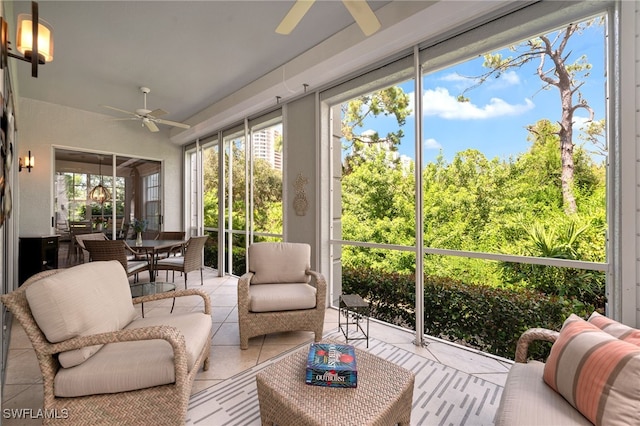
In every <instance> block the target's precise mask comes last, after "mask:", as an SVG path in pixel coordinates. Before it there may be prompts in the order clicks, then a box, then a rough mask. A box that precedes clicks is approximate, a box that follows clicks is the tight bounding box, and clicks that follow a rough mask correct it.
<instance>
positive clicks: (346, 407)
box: [256, 347, 415, 426]
mask: <svg viewBox="0 0 640 426" xmlns="http://www.w3.org/2000/svg"><path fill="white" fill-rule="evenodd" d="M308 353H309V347H305V348H303V349H300V350H298V351H296V352H294V353H292V354H291V355H289V356H287V357H285V358H283V359H281V360H280V361H278V362H276V363H275V364H273V365H271V366H269V367H267V368H265V369H264V370H262V371H261V372H260V373H258V374H257V375H256V382H257V386H258V400H259V402H260V417H261V421H262V424H263V425H271V424H277V425H278V426H287V425H295V426H299V425H338V424H339V425H354V426H361V425H394V424H400V425H409V421H410V419H411V404H412V400H413V384H414V380H415V378H414V374H413V373H412V372H411V371H409V370H406V369H404V368H402V367H399V366H397V365H395V364H393V363H391V362H389V361H386V360H384V359H382V358H380V357H377V356H375V355H371V354H370V353H368V352H365V351H363V350H360V349H358V348H356V362H357V366H358V387H357V388H330V387H323V386H312V385H307V384H305V382H304V378H305V368H306V362H307V355H308Z"/></svg>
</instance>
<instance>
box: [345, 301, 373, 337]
mask: <svg viewBox="0 0 640 426" xmlns="http://www.w3.org/2000/svg"><path fill="white" fill-rule="evenodd" d="M370 313H371V310H370V308H369V303H368V302H365V301H364V300H363V299H362V297H360V296H359V295H357V294H343V295H341V296H340V306H339V309H338V328H339V329H340V331H342V334H344V338H345V339H346V341H347V343H349V340H366V341H367V348H368V347H369V314H370ZM365 321H366V323H367V330H366V331H365V330H364V329H363V328H362V325H363V323H364V322H365ZM349 325H352V326H354V327H355V328H352V329H351V332H350V331H349ZM354 334H355V335H357V336H359V337H352V336H353V335H354Z"/></svg>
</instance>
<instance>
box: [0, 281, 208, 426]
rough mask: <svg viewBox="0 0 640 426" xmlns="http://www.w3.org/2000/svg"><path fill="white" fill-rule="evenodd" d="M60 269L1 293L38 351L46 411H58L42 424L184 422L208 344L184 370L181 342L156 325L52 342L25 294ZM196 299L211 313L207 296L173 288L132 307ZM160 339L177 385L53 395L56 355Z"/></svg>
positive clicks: (205, 361) (169, 330)
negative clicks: (165, 345) (170, 358)
mask: <svg viewBox="0 0 640 426" xmlns="http://www.w3.org/2000/svg"><path fill="white" fill-rule="evenodd" d="M60 271H62V269H54V270H49V271H44V272H40V273H38V274H36V275H34V276H32V277H31V278H29V279H28V280H27V281H26V282H25V283H24V284H23V285H22V286H21V287H20V288H18V289H17V290H15V291H13V292H11V293H8V294H5V295H2V296H1V297H0V300H1V301H2V303H4V305H5V306H6V307H7V309H9V311H11V313H12V314H13V315H14V317H15V318H16V319H17V320H18V322H19V323H20V324H21V325H22V327H23V328H24V330H25V332H26V334H27V336H28V338H29V340H30V341H31V344H32V345H33V348H34V350H35V353H36V357H37V359H38V363H39V366H40V371H41V372H42V377H43V387H44V407H43V408H44V410H45V411H47V412H49V413H56V414H57V416H50V417H49V418H47V417H46V416H45V418H44V419H43V424H47V425H48V424H67V425H68V424H86V425H89V424H90V425H115V424H126V425H141V426H142V425H149V424H153V425H177V424H184V423H185V417H186V413H187V406H188V403H189V397H190V395H191V388H192V386H193V381H194V379H195V376H196V374H197V372H198V371H199V369H200V366H201V365H202V366H203V369H204V370H208V369H209V355H210V350H211V349H210V348H211V345H208V344H207V345H204V348H203V350H202V352H201V353H200V354H199V356H198V358H197V359H196V362H195V364H194V366H193V368H192V369H191V371H189V370H188V367H187V352H186V348H185V340H184V337H183V336H182V334H181V333H180V332H179V331H178V329H176V328H175V327H169V326H154V327H145V328H138V329H132V330H120V331H115V332H109V333H101V334H95V335H91V336H84V337H77V338H73V339H69V340H66V341H64V342H60V343H50V342H49V341H48V340H47V338H46V337H45V335H44V334H43V333H42V331H41V330H40V328H39V327H38V325H37V323H36V321H35V319H34V318H33V315H32V313H31V309H30V308H29V303H28V302H27V298H26V294H25V290H26V289H27V288H28V287H29V286H30V285H31V284H32V283H34V282H36V281H38V280H40V279H42V278H45V277H48V276H50V275H53V274H56V273H58V272H60ZM193 295H197V296H200V297H202V298H203V300H204V307H203V308H204V312H205V313H206V314H209V315H211V301H210V299H209V295H208V294H206V293H205V292H204V291H202V290H199V289H190V290H177V291H175V292H170V293H161V294H154V295H150V296H142V297H138V298H135V299H132V303H134V304H138V303H147V302H152V301H154V300H161V299H167V298H173V297H183V296H193ZM153 339H162V340H166V341H167V342H169V344H170V345H171V346H172V348H173V352H174V365H175V382H174V383H172V384H167V385H162V386H154V387H151V388H145V389H139V390H134V391H128V392H120V393H112V394H100V395H89V396H82V397H74V398H60V397H56V396H55V394H54V379H55V376H56V373H57V372H58V370H59V369H60V368H61V367H60V364H59V363H58V356H57V354H58V353H60V352H63V351H68V350H72V349H77V348H82V347H85V346H92V345H97V344H107V343H115V342H125V341H134V340H153Z"/></svg>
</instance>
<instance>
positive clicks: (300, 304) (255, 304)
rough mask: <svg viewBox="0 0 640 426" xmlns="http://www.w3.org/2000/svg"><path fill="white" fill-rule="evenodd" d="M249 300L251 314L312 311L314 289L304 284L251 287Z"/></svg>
mask: <svg viewBox="0 0 640 426" xmlns="http://www.w3.org/2000/svg"><path fill="white" fill-rule="evenodd" d="M249 299H250V300H249V310H250V311H251V312H274V311H293V310H298V309H312V308H315V307H316V288H315V287H313V286H312V285H309V284H305V283H294V284H261V285H255V286H254V285H252V286H250V288H249Z"/></svg>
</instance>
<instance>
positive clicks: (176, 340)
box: [0, 261, 211, 425]
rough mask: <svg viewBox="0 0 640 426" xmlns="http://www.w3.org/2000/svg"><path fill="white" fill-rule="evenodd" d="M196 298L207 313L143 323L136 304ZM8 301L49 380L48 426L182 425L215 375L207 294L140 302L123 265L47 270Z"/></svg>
mask: <svg viewBox="0 0 640 426" xmlns="http://www.w3.org/2000/svg"><path fill="white" fill-rule="evenodd" d="M186 296H191V297H193V296H197V297H201V298H202V299H203V300H204V304H203V310H202V311H201V312H186V313H182V314H169V313H167V314H166V315H154V316H152V317H147V318H140V317H139V316H138V315H137V312H136V310H135V308H134V305H135V304H138V303H142V302H144V303H147V302H152V301H155V300H160V299H165V298H174V297H186ZM0 299H1V300H2V303H4V305H5V306H6V307H7V308H8V309H9V310H10V311H11V312H12V313H13V315H14V317H15V318H16V319H17V320H18V321H19V322H20V324H21V325H22V327H23V328H24V330H25V332H26V334H27V336H28V338H29V340H30V341H31V344H32V345H33V348H34V349H35V352H36V356H37V359H38V363H39V365H40V370H41V372H42V376H43V387H44V406H43V409H44V410H45V411H47V412H49V413H57V416H51V417H45V418H44V424H65V425H80V424H83V425H98V424H100V425H105V424H123V425H125V424H126V425H135V424H138V425H142V424H150V425H151V424H153V425H179V424H184V423H185V417H186V412H187V406H188V403H189V397H190V394H191V387H192V385H193V381H194V379H195V376H196V374H197V372H198V371H199V369H200V366H202V367H203V368H204V369H205V370H207V369H208V368H209V353H210V348H211V302H210V299H209V296H208V295H207V294H206V293H205V292H203V291H202V290H199V289H189V290H176V291H175V292H173V291H172V292H167V293H161V294H154V295H150V296H143V297H139V298H135V299H132V298H131V292H130V289H129V280H128V279H127V275H126V273H125V272H124V270H123V268H122V266H120V264H119V263H118V262H117V261H110V262H91V263H85V264H82V265H79V266H75V267H73V268H69V269H55V270H50V271H45V272H41V273H39V274H36V275H34V276H33V277H31V278H30V279H28V280H27V281H26V282H25V283H24V284H23V285H22V286H21V287H20V288H18V289H17V290H15V291H13V292H11V293H9V294H5V295H2V296H1V298H0Z"/></svg>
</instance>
